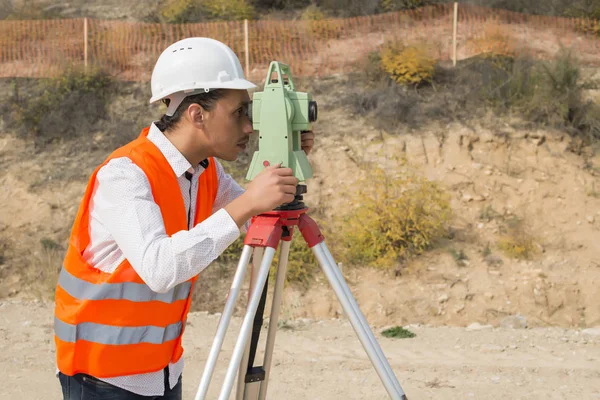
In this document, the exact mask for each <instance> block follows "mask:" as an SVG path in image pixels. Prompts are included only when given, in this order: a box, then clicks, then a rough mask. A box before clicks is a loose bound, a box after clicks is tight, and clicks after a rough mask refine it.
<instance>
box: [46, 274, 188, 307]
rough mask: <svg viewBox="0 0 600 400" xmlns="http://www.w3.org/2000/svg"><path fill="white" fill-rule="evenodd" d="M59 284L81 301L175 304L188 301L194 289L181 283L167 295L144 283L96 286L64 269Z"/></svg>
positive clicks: (101, 284)
mask: <svg viewBox="0 0 600 400" xmlns="http://www.w3.org/2000/svg"><path fill="white" fill-rule="evenodd" d="M58 284H59V285H60V287H62V288H63V289H64V290H65V291H66V292H67V293H69V294H70V295H71V296H73V297H75V298H76V299H79V300H129V301H136V302H141V301H162V302H163V303H173V302H175V301H178V300H185V299H187V297H188V295H189V294H190V289H191V287H192V283H191V282H189V281H188V282H183V283H180V284H179V285H177V286H175V287H174V288H173V289H171V290H169V291H168V292H166V293H157V292H153V291H152V289H150V288H149V287H148V286H147V285H146V284H143V283H133V282H123V283H100V284H95V283H90V282H87V281H84V280H83V279H79V278H77V277H75V276H73V275H71V274H70V273H69V271H67V269H66V268H64V267H63V269H62V270H61V271H60V275H59V277H58Z"/></svg>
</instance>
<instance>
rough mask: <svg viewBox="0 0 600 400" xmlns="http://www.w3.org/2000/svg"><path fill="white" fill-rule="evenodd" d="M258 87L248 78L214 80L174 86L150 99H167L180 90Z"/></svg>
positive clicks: (153, 100) (153, 101)
mask: <svg viewBox="0 0 600 400" xmlns="http://www.w3.org/2000/svg"><path fill="white" fill-rule="evenodd" d="M255 87H257V86H256V85H255V84H254V83H252V82H250V81H248V80H246V79H233V80H231V81H228V82H221V83H219V84H218V85H214V82H212V84H210V85H202V84H201V83H196V84H195V85H193V87H179V88H172V90H165V91H164V92H162V93H161V94H158V95H156V96H152V98H151V99H150V104H152V103H155V102H157V101H159V100H162V99H166V98H168V97H169V96H171V95H172V94H174V93H178V92H190V94H191V93H192V92H198V91H201V90H202V89H208V90H209V91H210V90H216V89H237V90H248V89H253V88H255ZM200 93H201V92H200Z"/></svg>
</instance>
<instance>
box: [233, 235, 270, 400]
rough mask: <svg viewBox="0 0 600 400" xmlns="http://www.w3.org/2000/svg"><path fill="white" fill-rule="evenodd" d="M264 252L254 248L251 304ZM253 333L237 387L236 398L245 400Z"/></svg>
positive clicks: (245, 351) (241, 363)
mask: <svg viewBox="0 0 600 400" xmlns="http://www.w3.org/2000/svg"><path fill="white" fill-rule="evenodd" d="M264 252H265V249H264V247H255V248H254V256H253V258H252V275H251V277H250V285H249V286H250V287H249V289H248V304H250V297H251V296H250V295H251V294H252V290H253V288H254V286H255V283H256V280H257V279H258V272H259V270H260V264H261V262H262V259H263V255H264ZM251 335H252V331H250V332H248V338H247V339H246V343H247V344H246V348H245V349H244V355H243V356H242V361H241V362H240V367H239V369H238V380H237V389H236V395H235V398H236V400H244V389H245V387H246V382H245V377H246V373H247V372H248V371H247V369H246V367H247V365H248V361H249V359H250V345H251V343H250V337H251Z"/></svg>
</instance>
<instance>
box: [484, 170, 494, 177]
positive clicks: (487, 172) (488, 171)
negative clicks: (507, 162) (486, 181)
mask: <svg viewBox="0 0 600 400" xmlns="http://www.w3.org/2000/svg"><path fill="white" fill-rule="evenodd" d="M483 173H484V174H486V175H488V176H489V175H491V174H492V171H490V170H489V169H488V170H485V171H484V172H483Z"/></svg>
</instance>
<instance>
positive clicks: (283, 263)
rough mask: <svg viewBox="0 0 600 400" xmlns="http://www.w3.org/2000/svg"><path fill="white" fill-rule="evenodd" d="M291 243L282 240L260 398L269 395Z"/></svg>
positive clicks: (263, 399) (260, 399) (262, 399)
mask: <svg viewBox="0 0 600 400" xmlns="http://www.w3.org/2000/svg"><path fill="white" fill-rule="evenodd" d="M291 244H292V242H291V241H290V240H284V241H282V242H281V252H280V253H279V264H278V266H277V277H276V279H275V289H274V292H273V305H272V306H271V315H270V317H269V332H268V334H267V344H266V346H265V358H264V361H263V368H264V370H265V380H264V381H262V383H261V385H260V392H259V394H258V398H259V400H265V398H266V396H267V384H268V382H269V373H270V372H271V361H272V360H273V348H274V347H275V335H276V333H277V322H278V320H279V310H280V308H281V307H280V306H281V297H282V295H283V287H284V286H285V273H286V269H287V263H288V257H289V254H290V247H291Z"/></svg>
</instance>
